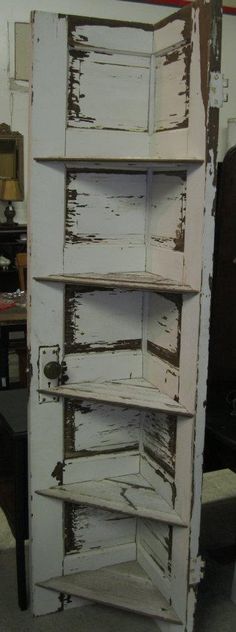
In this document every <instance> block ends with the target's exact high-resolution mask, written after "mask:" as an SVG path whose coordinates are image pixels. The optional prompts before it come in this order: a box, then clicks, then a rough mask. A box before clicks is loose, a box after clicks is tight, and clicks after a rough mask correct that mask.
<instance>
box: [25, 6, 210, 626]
mask: <svg viewBox="0 0 236 632" xmlns="http://www.w3.org/2000/svg"><path fill="white" fill-rule="evenodd" d="M97 4H99V6H98V7H97V6H96V9H94V15H93V16H90V17H86V15H85V16H84V17H82V16H83V10H84V11H85V14H86V3H85V2H84V0H80V2H79V6H78V10H79V12H80V17H77V16H61V15H60V16H57V15H51V14H43V13H36V14H34V15H33V19H32V32H33V59H32V63H33V75H32V107H31V151H30V164H31V172H30V178H31V186H30V214H31V219H30V231H29V232H30V250H31V255H32V256H31V267H30V279H29V293H30V302H29V309H30V325H29V330H30V346H31V365H30V375H31V387H30V407H29V409H30V471H31V477H30V489H31V496H32V503H31V514H32V519H31V536H32V543H31V564H32V586H31V590H32V601H33V610H34V613H35V614H43V613H46V612H50V611H55V610H57V609H58V608H59V609H60V610H61V609H63V607H66V600H67V601H68V596H69V595H72V605H78V601H77V598H82V599H87V600H92V601H93V600H95V601H97V602H98V603H103V604H104V603H105V604H108V605H110V606H114V607H120V608H123V609H126V610H129V611H131V612H132V611H133V612H139V613H141V614H145V615H147V616H149V617H150V616H151V617H153V619H154V621H155V623H156V627H157V629H159V630H160V631H161V632H177V631H178V632H192V630H193V611H194V602H195V596H194V595H195V592H196V590H195V588H196V587H195V583H196V575H197V570H196V569H197V568H198V566H199V563H198V560H197V555H198V550H197V547H198V535H199V511H200V486H201V465H200V463H201V453H202V448H203V432H204V428H203V426H204V424H203V422H202V419H203V402H204V398H205V381H206V367H207V358H206V351H204V350H205V349H206V348H207V333H206V332H207V319H208V316H209V290H208V289H206V283H207V279H208V276H209V273H210V271H211V253H210V249H212V236H213V225H212V219H211V218H212V212H213V206H214V191H215V182H214V173H215V159H216V158H215V157H216V141H217V119H218V110H217V108H211V107H210V105H209V101H208V92H209V84H210V72H211V70H214V71H216V70H218V71H219V69H220V56H219V38H220V19H219V18H220V3H218V1H217V2H214V3H213V2H207V1H205V0H199V1H197V2H196V3H194V4H193V6H189V7H187V8H186V9H184V10H181V11H180V12H177V13H175V14H174V15H173V16H170V17H169V18H168V19H166V20H164V21H162V22H161V23H159V24H155V23H154V22H152V21H150V22H148V21H147V17H146V22H145V15H146V16H147V15H148V14H149V13H148V11H149V10H148V7H145V11H143V14H142V19H143V21H141V22H140V21H139V20H137V19H135V15H136V11H137V12H138V13H139V15H140V12H141V9H140V7H139V10H138V7H136V8H135V7H133V19H131V17H129V19H128V20H127V21H126V22H125V21H121V20H120V16H119V11H118V8H117V5H118V4H119V3H115V4H114V3H113V2H111V3H110V9H109V15H108V16H107V18H106V19H105V18H104V12H105V9H107V3H105V4H104V3H103V1H101V2H100V3H96V5H97ZM213 5H214V6H213ZM129 10H130V9H129ZM146 10H147V13H146ZM87 12H88V11H87ZM211 29H212V30H213V31H214V33H216V32H217V38H218V39H217V38H215V39H214V46H215V48H214V46H212V49H211V47H210V41H211ZM215 29H216V30H215ZM213 110H214V111H213ZM213 128H214V129H213ZM213 131H214V133H213ZM204 217H205V220H204ZM209 243H210V246H209V245H208V244H209ZM206 244H207V245H206ZM206 255H207V256H206ZM202 278H203V284H204V288H205V289H204V291H203V293H202V294H200V289H201V279H202ZM199 331H200V337H199ZM197 389H198V390H197ZM197 392H198V400H197V406H196V397H197ZM197 565H198V566H197ZM195 566H196V568H195ZM192 568H193V570H194V571H195V572H194V573H193V575H192V574H191V573H192V571H191V569H192ZM197 579H198V578H197ZM199 579H200V575H199ZM63 595H64V597H63Z"/></svg>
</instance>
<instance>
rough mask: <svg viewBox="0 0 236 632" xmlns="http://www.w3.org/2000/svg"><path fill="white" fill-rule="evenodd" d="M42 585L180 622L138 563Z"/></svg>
mask: <svg viewBox="0 0 236 632" xmlns="http://www.w3.org/2000/svg"><path fill="white" fill-rule="evenodd" d="M41 585H42V586H44V587H45V588H51V590H56V591H58V592H66V593H69V594H71V595H77V596H80V597H84V598H86V599H91V600H94V599H96V601H98V602H100V603H105V604H107V605H112V606H115V607H118V608H123V609H124V610H132V611H133V612H137V613H139V614H146V615H147V616H150V617H160V618H161V619H164V620H166V621H175V622H179V620H178V617H176V615H175V612H174V610H173V608H172V607H171V606H170V605H169V604H168V602H167V601H166V600H165V599H164V597H162V595H161V593H159V591H158V590H157V589H156V588H154V587H153V584H152V582H151V581H150V579H149V578H148V576H147V575H146V573H145V572H144V571H142V569H141V567H140V566H139V565H138V564H137V563H126V564H118V565H115V566H112V567H108V568H104V569H101V570H99V571H94V572H89V573H88V572H85V573H78V574H75V575H68V576H66V577H55V578H52V579H49V580H48V581H47V582H44V583H42V584H41Z"/></svg>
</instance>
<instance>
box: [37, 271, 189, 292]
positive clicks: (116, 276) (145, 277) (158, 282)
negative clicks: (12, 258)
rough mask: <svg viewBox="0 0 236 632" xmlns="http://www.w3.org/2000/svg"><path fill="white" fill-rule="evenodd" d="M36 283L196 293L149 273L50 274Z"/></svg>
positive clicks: (172, 281)
mask: <svg viewBox="0 0 236 632" xmlns="http://www.w3.org/2000/svg"><path fill="white" fill-rule="evenodd" d="M35 280H36V281H41V282H45V283H65V284H68V285H78V286H81V287H83V286H93V287H124V288H129V289H140V290H156V291H157V292H165V293H171V294H175V293H176V294H179V293H182V294H185V293H186V294H188V293H190V294H192V293H193V294H194V293H196V291H195V290H194V289H193V288H191V287H190V285H184V284H182V283H178V282H177V281H174V280H172V279H165V278H164V277H161V276H158V275H155V274H151V273H150V272H127V273H125V272H123V273H122V272H117V273H112V272H110V273H109V272H108V273H107V274H98V273H97V274H96V272H94V273H92V272H91V273H89V274H70V275H69V274H51V275H49V276H45V277H36V279H35Z"/></svg>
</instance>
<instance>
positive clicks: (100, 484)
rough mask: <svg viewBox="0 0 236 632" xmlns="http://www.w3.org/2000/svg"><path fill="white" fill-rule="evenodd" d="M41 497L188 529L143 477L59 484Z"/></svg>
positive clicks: (46, 490)
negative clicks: (99, 508)
mask: <svg viewBox="0 0 236 632" xmlns="http://www.w3.org/2000/svg"><path fill="white" fill-rule="evenodd" d="M38 494H40V495H41V496H46V497H51V498H58V499H60V500H62V501H63V502H69V503H73V504H78V503H80V504H84V505H89V506H92V507H101V508H102V509H110V510H111V511H119V512H120V513H124V514H127V515H131V516H133V515H134V516H140V517H146V518H150V519H154V520H160V521H162V522H168V523H170V524H178V525H180V526H184V524H183V522H182V520H181V518H180V516H178V515H177V514H176V512H175V511H174V509H173V507H171V506H170V505H169V504H168V503H167V502H166V501H165V500H164V498H162V497H161V496H160V495H158V494H157V491H156V490H155V488H153V487H152V486H151V485H150V484H149V483H148V482H147V481H146V480H145V478H143V476H141V475H140V474H136V475H134V474H133V475H131V476H128V475H126V476H123V477H122V476H120V477H116V478H110V479H109V478H107V479H103V480H98V481H97V480H93V481H85V482H84V483H73V484H72V485H58V486H57V487H50V488H48V489H43V490H39V491H38Z"/></svg>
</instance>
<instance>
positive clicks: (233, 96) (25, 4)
mask: <svg viewBox="0 0 236 632" xmlns="http://www.w3.org/2000/svg"><path fill="white" fill-rule="evenodd" d="M162 1H163V0H162ZM96 2H98V0H56V1H55V0H20V2H19V1H18V2H17V0H7V2H6V0H0V15H1V23H0V113H1V115H0V123H7V124H8V125H10V126H11V128H12V130H17V131H19V132H21V134H23V136H24V160H25V199H24V200H23V202H18V203H15V208H16V213H17V214H16V221H18V222H22V223H24V222H25V221H26V209H27V151H28V149H27V148H28V129H27V128H28V82H27V81H16V80H15V77H14V55H15V51H14V22H29V21H30V12H31V11H32V10H35V9H36V10H40V11H51V12H61V13H72V14H77V13H78V12H79V11H81V12H83V13H84V14H85V15H89V14H90V13H92V12H93V7H94V6H95V5H96ZM111 3H112V4H113V6H114V10H115V13H116V15H117V17H118V18H120V19H125V18H127V17H128V16H130V17H132V15H134V13H135V16H136V17H135V19H136V20H138V19H139V20H145V19H147V20H148V19H156V20H158V19H162V18H163V17H165V16H166V15H169V14H170V13H172V12H173V10H174V8H173V7H170V6H158V5H157V4H155V5H154V4H142V3H140V2H124V1H121V0H99V4H101V5H102V6H103V7H104V17H106V15H107V13H108V7H109V6H110V4H111ZM225 4H227V5H228V6H234V7H235V6H236V0H227V2H225ZM235 29H236V15H235V16H234V15H224V17H223V42H222V55H223V56H222V71H223V73H224V75H225V76H226V77H228V78H229V101H228V103H225V104H224V106H223V108H222V110H221V114H220V137H219V160H222V159H223V157H224V154H225V151H226V148H227V119H228V118H233V117H236V74H235V69H234V64H235V59H236V37H235ZM26 45H27V44H26ZM52 81H53V78H52ZM4 206H5V204H2V203H1V202H0V221H1V220H2V219H3V209H4Z"/></svg>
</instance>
